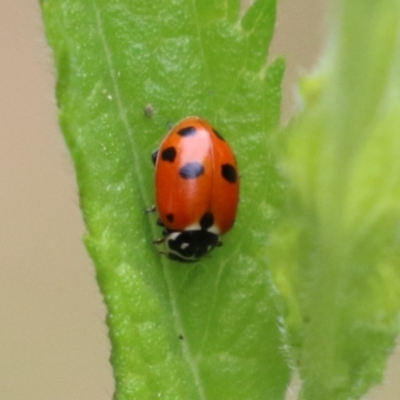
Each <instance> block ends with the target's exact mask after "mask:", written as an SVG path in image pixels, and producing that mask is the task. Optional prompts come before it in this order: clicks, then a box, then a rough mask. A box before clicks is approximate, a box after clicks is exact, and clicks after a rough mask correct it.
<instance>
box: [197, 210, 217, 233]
mask: <svg viewBox="0 0 400 400" xmlns="http://www.w3.org/2000/svg"><path fill="white" fill-rule="evenodd" d="M213 224H214V215H212V214H211V213H209V212H206V213H205V214H204V215H203V216H202V217H201V219H200V227H201V229H203V230H204V231H206V230H207V229H208V228H210V227H211V226H213Z"/></svg>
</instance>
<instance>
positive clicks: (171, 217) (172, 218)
mask: <svg viewBox="0 0 400 400" xmlns="http://www.w3.org/2000/svg"><path fill="white" fill-rule="evenodd" d="M167 221H168V222H171V223H172V222H174V214H167Z"/></svg>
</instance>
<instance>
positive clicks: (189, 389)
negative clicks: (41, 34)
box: [41, 0, 290, 400]
mask: <svg viewBox="0 0 400 400" xmlns="http://www.w3.org/2000/svg"><path fill="white" fill-rule="evenodd" d="M41 5H42V12H43V18H44V22H45V26H46V33H47V37H48V41H49V43H50V45H51V47H52V49H53V53H54V57H55V62H56V67H57V74H58V80H57V101H58V106H59V114H60V115H59V116H60V123H61V127H62V130H63V133H64V136H65V139H66V141H67V144H68V147H69V150H70V152H71V155H72V158H73V161H74V164H75V168H76V174H77V179H78V184H79V191H80V202H81V207H82V211H83V214H84V218H85V222H86V226H87V235H86V237H85V242H86V245H87V248H88V250H89V252H90V254H91V256H92V258H93V260H94V262H95V265H96V271H97V278H98V282H99V284H100V288H101V291H102V293H103V295H104V299H105V302H106V304H107V308H108V317H107V323H108V326H109V333H110V338H111V342H112V355H111V361H112V364H113V368H114V374H115V380H116V393H115V399H118V400H122V399H141V400H144V399H156V398H161V399H164V400H165V399H182V400H187V399H190V400H194V399H230V400H234V399H271V400H276V399H280V398H283V396H284V392H285V389H286V385H287V383H288V380H289V375H290V374H289V367H288V366H287V363H286V361H285V359H284V357H283V355H282V351H281V348H282V339H281V337H280V334H279V328H278V325H277V317H278V314H277V310H276V308H275V306H274V304H275V303H274V301H273V298H272V295H271V286H270V282H269V278H268V274H267V261H266V258H265V255H264V252H263V251H262V249H263V247H264V246H265V243H266V241H267V238H268V232H269V231H270V230H271V229H272V227H273V225H274V221H275V220H276V218H277V215H278V214H279V210H280V208H281V206H282V203H283V202H282V199H283V197H282V182H281V178H280V177H279V175H278V174H277V173H276V169H275V162H274V159H273V157H272V154H271V150H270V147H271V146H269V145H268V143H269V138H270V135H271V133H272V131H273V129H274V128H276V126H277V123H278V119H279V107H280V99H281V89H280V85H281V79H282V74H283V68H284V66H283V62H282V60H276V61H274V62H272V63H271V64H269V66H267V64H266V61H267V55H268V48H269V44H270V41H271V38H272V32H273V27H274V23H275V12H276V4H275V0H256V1H255V2H254V3H253V4H252V6H251V7H250V8H249V10H248V11H247V12H245V13H243V12H242V11H241V8H240V2H239V0H211V1H210V0H192V1H187V0H171V1H162V0H154V1H147V0H115V1H107V0H42V1H41ZM144 111H145V112H144ZM188 115H197V116H200V117H203V118H206V119H207V120H208V121H209V122H210V123H212V124H213V125H214V126H215V127H216V128H217V129H218V131H219V132H221V133H222V134H223V136H224V137H225V138H226V139H227V140H228V141H229V142H230V143H231V145H232V147H233V148H234V149H235V150H236V155H237V159H238V162H239V166H240V172H241V187H242V191H241V203H240V210H239V215H238V218H237V222H236V226H235V228H234V229H233V230H232V232H231V233H230V234H229V235H227V237H226V239H224V246H223V247H222V248H220V249H217V250H215V252H214V253H213V254H212V257H211V258H207V259H204V260H203V261H202V262H200V263H197V264H195V265H182V264H177V263H175V262H172V261H168V260H167V259H166V258H165V257H163V256H162V255H160V254H158V252H157V249H156V248H155V247H154V246H153V245H152V243H151V242H152V239H154V238H157V237H159V236H160V235H161V232H160V229H159V228H158V227H157V226H156V224H155V222H156V216H153V215H152V216H149V215H145V213H144V210H145V209H146V208H147V207H149V206H151V205H152V204H153V202H154V193H153V166H152V164H151V161H150V154H151V152H152V150H154V149H155V148H156V147H157V145H159V143H160V141H161V139H162V138H163V136H164V135H165V134H166V132H167V130H168V126H169V125H170V124H171V123H176V122H178V121H179V120H180V119H182V118H184V117H186V116H188Z"/></svg>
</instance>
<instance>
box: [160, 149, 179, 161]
mask: <svg viewBox="0 0 400 400" xmlns="http://www.w3.org/2000/svg"><path fill="white" fill-rule="evenodd" d="M175 157H176V149H175V147H168V148H166V149H165V150H163V151H162V153H161V158H162V159H163V160H164V161H169V162H171V163H172V162H174V160H175Z"/></svg>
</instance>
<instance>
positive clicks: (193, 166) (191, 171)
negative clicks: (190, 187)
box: [179, 162, 204, 179]
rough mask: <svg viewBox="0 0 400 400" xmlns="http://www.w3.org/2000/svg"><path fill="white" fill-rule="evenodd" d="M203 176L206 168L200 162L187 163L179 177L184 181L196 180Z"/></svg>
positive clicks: (180, 171)
mask: <svg viewBox="0 0 400 400" xmlns="http://www.w3.org/2000/svg"><path fill="white" fill-rule="evenodd" d="M203 174H204V167H203V166H202V165H201V164H200V163H199V162H190V163H187V164H185V165H184V166H183V167H182V168H181V169H180V170H179V175H180V176H181V177H182V178H184V179H195V178H198V177H199V176H200V175H203Z"/></svg>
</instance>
